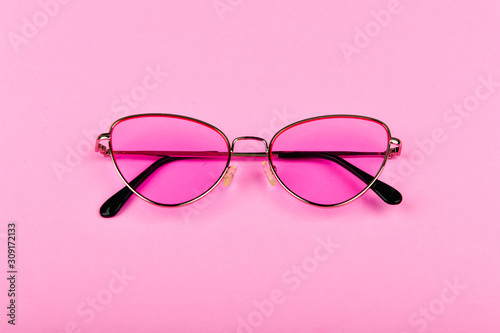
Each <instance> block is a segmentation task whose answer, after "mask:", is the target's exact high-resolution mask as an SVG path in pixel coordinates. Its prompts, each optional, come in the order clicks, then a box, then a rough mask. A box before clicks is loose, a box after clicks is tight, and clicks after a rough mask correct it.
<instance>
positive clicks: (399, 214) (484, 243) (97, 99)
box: [0, 0, 500, 333]
mask: <svg viewBox="0 0 500 333" xmlns="http://www.w3.org/2000/svg"><path fill="white" fill-rule="evenodd" d="M60 1H61V3H59V2H55V0H52V1H51V0H41V1H40V2H38V1H33V0H29V1H14V0H2V1H0V18H1V19H0V22H1V23H0V35H1V37H2V38H1V39H0V144H1V152H2V157H1V159H0V173H1V175H2V182H1V187H2V193H3V195H2V204H1V210H0V211H1V213H0V214H1V215H0V243H1V244H0V248H1V250H0V258H1V260H0V263H1V264H0V268H1V274H0V277H1V279H0V295H1V296H0V309H2V310H1V311H0V318H2V319H1V321H0V327H1V331H2V332H58V333H60V332H115V331H116V332H140V331H143V332H167V331H168V332H384V333H390V332H394V333H402V332H407V333H411V332H424V331H425V332H498V330H499V329H500V317H499V316H498V309H499V308H500V288H499V287H498V283H499V281H500V268H499V262H500V261H499V259H500V242H499V233H500V223H499V222H500V221H499V217H500V213H499V208H498V203H499V202H498V198H499V190H498V188H499V185H500V181H499V177H498V169H499V165H500V163H499V162H500V157H499V154H498V147H499V145H500V136H499V135H498V125H499V118H500V116H499V113H498V112H499V106H500V86H499V84H498V83H496V84H493V85H491V86H490V87H489V88H490V90H488V88H487V87H485V86H481V85H483V83H481V82H482V80H483V81H484V80H488V78H489V77H490V78H491V80H492V81H494V82H500V64H499V59H500V49H499V45H500V39H499V31H500V4H499V2H498V1H486V0H485V1H476V2H473V1H465V0H455V1H450V0H447V1H430V0H418V1H410V0H401V2H400V3H399V5H398V4H397V3H395V2H394V1H395V0H392V1H380V0H376V1H358V0H356V1H339V0H335V1H305V0H294V1H290V0H282V1H277V0H276V1H264V0H252V1H250V0H220V1H218V2H217V1H216V2H215V4H216V5H217V4H218V5H219V6H223V5H224V4H225V6H226V7H218V9H216V7H215V5H214V1H213V0H203V1H200V0H197V1H195V0H182V1H168V2H167V1H147V2H144V1H128V2H122V1H105V2H103V1H95V0H91V1H62V0H60ZM65 2H68V3H65ZM45 4H48V5H45ZM44 8H45V9H44ZM44 10H45V11H46V12H49V13H50V16H49V15H48V14H44V13H45V12H44ZM389 10H390V11H389ZM391 11H392V14H390V13H391ZM388 13H389V14H390V17H389V15H387V14H388ZM376 18H378V20H379V21H380V22H382V24H381V23H377V21H376ZM35 23H36V25H34V24H35ZM365 29H367V30H368V32H369V35H371V37H370V36H363V35H364V33H362V34H363V35H361V33H360V32H359V31H360V30H365ZM348 45H350V46H348ZM342 48H344V49H346V48H350V50H351V51H352V50H354V48H356V52H357V53H353V54H351V55H347V54H344V53H343V51H342ZM155 67H158V69H159V70H160V71H161V72H168V73H169V75H168V77H159V78H158V81H161V82H159V83H158V84H157V85H156V86H155V88H154V89H151V90H149V91H147V96H139V95H138V96H139V97H140V98H139V99H140V101H138V102H137V103H135V104H133V106H134V107H133V108H132V107H126V106H125V105H126V104H124V103H123V102H122V101H121V100H120V98H121V97H120V96H122V95H125V94H130V93H131V92H135V93H136V94H138V93H139V92H140V91H141V88H140V86H141V85H142V84H143V79H144V78H145V77H146V75H148V68H150V69H154V68H155ZM476 87H479V88H477V89H476ZM142 91H144V90H142ZM479 97H480V98H479ZM464 104H465V106H464V107H462V108H463V110H465V111H462V115H460V114H459V113H456V112H455V111H453V106H454V105H457V108H458V107H459V106H460V105H464ZM465 107H467V109H469V110H471V111H467V110H466V108H465ZM450 108H451V109H450ZM127 111H128V112H127ZM144 112H165V113H177V114H182V115H187V116H191V117H195V118H198V119H201V120H204V121H207V122H209V123H212V124H214V125H215V126H218V127H219V128H220V129H221V130H222V131H223V132H225V133H226V135H227V136H228V137H229V138H230V139H233V138H235V137H237V136H241V135H260V136H263V137H265V138H266V139H270V137H271V133H272V132H275V131H276V130H277V129H278V128H280V127H283V126H285V125H287V124H288V123H291V122H293V121H296V120H300V119H303V118H307V117H312V116H317V115H324V114H335V113H349V114H361V115H366V116H371V117H375V118H378V119H381V120H382V121H384V122H386V123H387V124H388V126H389V127H390V128H391V130H392V134H393V136H395V137H398V138H400V139H401V140H402V141H403V146H404V147H403V156H401V157H400V158H398V159H394V160H391V161H389V163H388V166H387V168H386V169H385V171H384V173H383V174H382V177H381V179H382V180H384V181H387V182H388V183H390V184H392V185H394V186H395V187H396V188H397V189H398V190H400V191H401V192H402V193H403V195H404V200H403V203H402V204H401V205H399V206H388V205H386V204H384V203H383V202H382V201H381V200H380V199H378V198H377V197H376V196H375V195H374V194H373V193H367V194H366V195H365V196H363V197H362V198H360V199H359V200H357V201H355V202H354V203H352V204H349V205H347V206H344V207H341V208H337V209H319V208H315V207H312V206H308V205H305V204H303V203H301V202H300V201H298V200H296V199H295V198H293V197H292V196H290V195H289V194H287V193H286V192H285V190H284V189H282V188H280V187H279V186H276V187H271V186H270V185H269V183H268V182H267V180H266V177H265V175H264V173H263V172H262V169H261V166H260V163H258V162H243V161H234V162H233V165H236V166H237V167H238V171H237V173H236V176H235V179H234V181H233V184H232V185H231V186H230V187H227V188H224V187H222V186H220V187H217V188H216V190H215V192H213V193H211V194H210V195H209V196H207V197H206V198H205V199H204V200H203V201H201V202H198V203H197V204H195V205H191V206H188V207H187V208H180V209H165V208H159V207H155V206H152V205H150V204H147V203H145V202H143V201H142V200H140V199H139V198H132V200H130V202H129V204H127V206H126V207H125V208H124V209H123V211H122V212H121V213H120V214H119V215H118V216H116V217H115V218H113V219H103V218H101V217H100V216H99V214H98V209H99V207H100V205H101V204H102V203H103V202H104V200H106V199H107V198H108V197H109V196H110V195H111V194H113V193H114V192H115V191H116V190H117V189H119V188H121V187H122V186H123V185H122V183H121V180H120V179H119V177H118V175H117V174H116V172H115V170H114V168H113V165H112V163H111V160H110V159H107V158H104V157H102V156H101V155H99V154H96V153H94V152H89V151H90V150H91V148H92V149H93V144H94V138H95V136H96V135H97V134H98V133H101V132H106V131H107V129H106V127H107V126H108V125H109V122H110V121H111V120H115V119H117V118H119V117H120V116H122V115H123V114H124V113H129V114H133V113H144ZM284 114H285V115H284ZM278 115H279V116H278ZM283 115H284V116H283ZM101 123H104V125H105V126H104V127H103V128H101ZM86 133H87V134H88V133H90V135H87V134H86ZM87 136H88V137H90V139H88V138H87ZM430 140H433V141H430ZM243 148H245V147H243ZM250 148H251V147H250V145H248V147H246V148H245V150H249V149H250ZM54 168H59V172H58V173H57V172H55V171H54ZM61 170H62V171H61ZM9 221H15V222H16V223H17V226H18V227H17V234H18V237H17V239H16V242H17V268H18V271H19V273H18V280H17V286H16V288H17V292H18V293H17V297H16V303H17V308H16V309H17V317H16V326H15V327H12V326H11V325H8V324H7V319H8V317H7V316H6V313H7V310H6V306H7V304H8V303H7V302H8V298H7V289H8V285H7V280H6V279H5V277H4V276H6V275H7V274H6V271H7V267H6V262H7V253H6V247H7V245H6V239H5V236H6V233H7V224H8V223H9ZM328 238H330V240H331V241H332V242H335V244H336V248H335V249H334V250H332V249H330V251H331V252H332V253H328V252H326V250H325V249H323V248H319V247H318V246H320V243H321V242H326V241H327V240H328ZM318 239H320V240H321V241H318ZM295 265H297V266H304V267H305V268H302V270H307V271H308V272H309V273H307V274H304V273H300V275H296V273H294V272H293V271H292V269H293V267H294V266H295ZM120 274H122V275H123V274H124V275H125V277H123V276H122V277H121V280H119V279H117V278H116V275H120ZM273 301H274V302H276V303H277V304H274V303H272V302H273ZM94 302H96V303H95V305H94V306H95V307H94V308H92V305H91V304H94ZM256 304H257V305H256ZM270 304H273V305H272V306H271V305H270ZM259 309H260V310H259Z"/></svg>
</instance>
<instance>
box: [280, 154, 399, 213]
mask: <svg viewBox="0 0 500 333" xmlns="http://www.w3.org/2000/svg"><path fill="white" fill-rule="evenodd" d="M277 155H278V157H279V158H322V159H326V160H330V161H332V162H335V163H337V164H338V165H340V166H342V167H343V168H344V169H346V170H347V171H349V172H350V173H352V174H353V175H355V176H356V177H358V178H359V179H360V180H361V181H362V182H363V183H365V184H366V185H368V184H370V183H371V182H372V181H373V176H372V175H370V174H368V173H366V172H364V171H363V170H361V169H360V168H358V167H357V166H355V165H354V164H352V163H349V162H347V161H346V160H345V159H343V158H341V157H339V156H338V155H336V154H332V153H330V152H308V151H305V152H277ZM357 155H359V153H357ZM370 189H372V190H373V192H375V193H376V194H377V195H378V196H379V197H380V198H381V199H382V200H384V202H385V203H388V204H389V205H397V204H400V203H401V201H402V200H403V196H402V195H401V193H399V192H398V190H396V189H395V188H394V187H392V186H390V185H388V184H386V183H384V182H383V181H381V180H378V179H377V180H375V182H374V183H373V184H372V185H371V186H370Z"/></svg>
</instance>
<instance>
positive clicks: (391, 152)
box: [267, 114, 401, 207]
mask: <svg viewBox="0 0 500 333" xmlns="http://www.w3.org/2000/svg"><path fill="white" fill-rule="evenodd" d="M330 118H354V119H364V120H370V121H373V122H376V123H378V124H380V125H382V126H383V127H384V128H385V130H386V131H387V135H388V138H389V140H388V142H387V148H386V151H385V155H384V161H383V162H382V165H381V166H380V169H379V171H378V172H377V174H376V175H375V176H374V177H373V180H372V181H371V182H370V184H367V186H366V187H365V189H364V190H362V191H361V192H360V193H358V194H357V195H356V196H354V197H352V198H351V199H348V200H345V201H343V202H340V203H337V204H332V205H325V204H318V203H315V202H312V201H309V200H307V199H304V198H302V197H301V196H300V195H297V194H295V193H294V192H293V191H292V190H290V189H289V188H288V186H286V185H285V184H284V183H283V182H282V181H281V179H280V177H279V176H278V174H277V173H276V170H275V168H274V164H273V162H272V158H271V156H272V147H273V143H274V141H275V140H276V139H277V138H278V136H279V135H280V134H281V133H283V132H284V131H286V130H288V129H289V128H292V127H294V126H297V125H300V124H303V123H307V122H310V121H316V120H321V119H330ZM391 144H393V145H395V147H394V148H391ZM269 147H270V149H269V153H268V155H267V156H268V161H269V165H270V166H271V172H272V173H273V175H274V178H276V179H277V180H278V182H279V183H280V184H281V186H283V187H284V188H285V190H286V191H287V192H288V193H290V194H291V195H293V196H294V197H295V198H297V199H299V200H301V201H303V202H305V203H308V204H310V205H313V206H319V207H338V206H342V205H345V204H348V203H350V202H352V201H354V200H356V199H357V198H359V197H360V196H362V195H363V194H365V193H366V191H368V190H369V189H370V187H371V186H372V185H373V183H375V182H376V181H377V179H378V178H379V176H380V174H381V173H382V171H383V170H384V167H385V164H386V163H387V159H388V158H389V156H390V157H395V156H399V155H400V154H401V141H400V140H399V139H397V138H393V137H392V136H391V130H390V129H389V127H388V126H387V125H386V124H385V123H384V122H382V121H380V120H378V119H375V118H371V117H365V116H358V115H348V114H339V115H326V116H318V117H312V118H307V119H302V120H299V121H296V122H294V123H292V124H290V125H287V126H285V127H283V128H282V129H281V130H279V131H278V132H277V133H276V134H274V136H273V137H272V138H271V141H270V142H269Z"/></svg>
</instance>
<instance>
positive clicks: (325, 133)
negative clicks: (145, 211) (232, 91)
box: [96, 114, 402, 217]
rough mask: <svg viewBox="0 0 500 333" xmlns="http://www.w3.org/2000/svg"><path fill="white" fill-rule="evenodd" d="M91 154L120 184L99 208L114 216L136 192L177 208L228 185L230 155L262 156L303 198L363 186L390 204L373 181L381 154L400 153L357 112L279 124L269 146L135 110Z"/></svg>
mask: <svg viewBox="0 0 500 333" xmlns="http://www.w3.org/2000/svg"><path fill="white" fill-rule="evenodd" d="M243 140H253V141H260V142H262V143H263V144H264V146H265V151H264V152H235V151H234V147H235V144H236V143H237V142H238V141H243ZM96 152H99V153H101V154H103V155H105V156H110V157H111V159H112V161H113V164H114V166H115V168H116V170H117V171H118V174H119V176H120V178H121V179H122V180H123V182H124V183H125V187H123V188H122V189H121V190H120V191H118V192H117V193H116V194H114V195H113V196H111V197H110V198H109V199H108V200H107V201H106V202H105V203H104V204H103V205H102V207H101V209H100V214H101V216H103V217H112V216H115V215H116V214H117V213H118V212H119V211H120V209H121V208H122V207H123V205H124V204H125V203H126V202H127V200H128V199H129V198H130V197H131V196H132V195H133V194H135V195H137V196H139V197H140V198H142V199H143V200H145V201H147V202H150V203H152V204H155V205H159V206H168V207H176V206H183V205H187V204H189V203H192V202H194V201H196V200H199V199H201V198H202V197H204V196H205V195H207V194H208V193H209V192H210V191H211V190H213V189H214V188H215V187H216V186H217V185H218V184H219V183H220V182H221V181H223V184H224V185H225V186H228V185H229V184H231V181H232V179H233V177H234V173H235V171H236V168H235V166H231V164H230V162H231V159H232V158H244V157H254V158H258V157H260V158H263V159H264V161H262V167H263V169H264V172H265V174H266V176H267V178H268V180H269V182H270V184H271V185H275V184H276V181H277V182H278V183H280V184H281V185H282V186H283V187H284V188H285V190H286V191H288V192H289V193H290V194H292V195H293V196H294V197H296V198H297V199H300V200H302V201H304V202H306V203H308V204H312V205H316V206H323V207H335V206H340V205H344V204H346V203H349V202H351V201H353V200H355V199H357V198H359V197H360V196H361V195H363V194H364V193H365V192H367V191H368V190H372V191H373V192H375V193H376V194H377V195H378V196H379V197H380V198H381V199H382V200H383V201H384V202H386V203H387V204H391V205H396V204H399V203H401V201H402V195H401V194H400V193H399V192H398V191H397V190H396V189H394V188H393V187H391V186H390V185H388V184H386V183H384V182H382V181H380V180H379V179H378V177H379V176H380V174H381V172H382V170H383V168H384V166H385V163H386V161H387V159H390V158H393V157H395V156H398V155H400V154H401V142H400V140H399V139H397V138H394V137H392V136H391V134H390V130H389V128H388V127H387V125H385V124H384V123H383V122H381V121H379V120H376V119H373V118H369V117H364V116H355V115H327V116H319V117H314V118H308V119H304V120H301V121H298V122H295V123H293V124H290V125H288V126H286V127H284V128H283V129H281V130H279V131H278V132H277V133H276V134H275V135H274V136H273V137H272V139H271V140H270V142H269V144H268V143H267V141H266V140H265V139H263V138H259V137H254V136H242V137H237V138H235V139H234V140H233V141H232V142H230V141H229V140H228V138H227V137H226V135H225V134H224V133H222V132H221V131H220V130H219V129H218V128H216V127H214V126H212V125H210V124H208V123H206V122H203V121H200V120H197V119H194V118H190V117H185V116H180V115H173V114H140V115H133V116H128V117H124V118H121V119H118V120H117V121H115V122H114V123H113V124H112V125H111V128H110V131H109V133H103V134H101V135H99V136H98V138H97V140H96Z"/></svg>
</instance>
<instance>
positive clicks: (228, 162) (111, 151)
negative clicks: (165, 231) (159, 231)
mask: <svg viewBox="0 0 500 333" xmlns="http://www.w3.org/2000/svg"><path fill="white" fill-rule="evenodd" d="M143 117H168V118H179V119H184V120H188V121H192V122H195V123H198V124H201V125H204V126H207V127H209V128H211V129H213V130H215V131H216V132H217V133H219V134H220V135H221V136H222V137H223V138H224V140H225V142H226V146H227V149H228V150H227V153H228V158H227V163H226V166H225V167H224V170H223V171H222V174H221V175H220V176H219V178H218V179H217V181H216V182H215V183H214V184H213V185H212V186H211V187H210V188H209V189H208V190H206V191H205V192H203V193H202V194H200V195H199V196H197V197H195V198H193V199H191V200H188V201H185V202H182V203H178V204H164V203H160V202H156V201H154V200H151V199H148V198H146V197H145V196H143V195H142V194H140V193H139V192H137V191H136V190H135V189H134V188H133V187H132V186H130V185H129V183H128V182H127V181H126V180H125V177H123V175H122V173H121V171H120V168H119V167H118V165H117V163H116V160H115V155H114V153H113V146H112V141H113V140H112V138H113V129H114V128H115V126H116V125H117V124H119V123H120V122H122V121H125V120H128V119H133V118H143ZM109 135H110V136H109V150H110V155H111V159H112V161H113V165H114V167H115V169H116V171H117V172H118V175H119V176H120V178H121V179H122V181H123V182H124V183H125V185H126V186H127V187H128V188H129V189H130V190H131V191H132V192H133V193H134V194H135V195H137V196H138V197H140V198H141V199H143V200H145V201H147V202H149V203H152V204H154V205H157V206H163V207H180V206H185V205H189V204H190V203H193V202H195V201H197V200H199V199H201V198H203V197H204V196H206V195H207V194H208V193H210V192H211V191H212V190H213V189H214V188H215V187H216V186H217V185H219V183H220V182H221V181H222V179H223V178H224V175H225V174H226V172H227V170H228V168H229V164H230V163H231V144H230V142H229V140H228V138H227V136H226V135H225V134H224V133H223V132H222V131H221V130H220V129H218V128H217V127H215V126H213V125H212V124H209V123H207V122H204V121H202V120H199V119H196V118H191V117H187V116H180V115H176V114H169V113H144V114H137V115H131V116H126V117H123V118H120V119H118V120H116V121H115V122H114V123H113V124H112V125H111V127H110V128H109Z"/></svg>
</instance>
